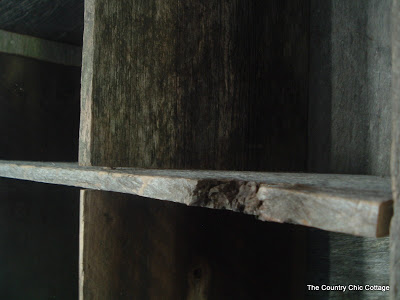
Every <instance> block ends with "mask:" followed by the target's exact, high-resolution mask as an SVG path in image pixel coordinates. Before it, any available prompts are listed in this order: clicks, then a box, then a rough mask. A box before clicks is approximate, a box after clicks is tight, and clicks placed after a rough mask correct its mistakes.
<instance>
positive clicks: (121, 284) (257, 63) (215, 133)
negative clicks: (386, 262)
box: [79, 0, 309, 300]
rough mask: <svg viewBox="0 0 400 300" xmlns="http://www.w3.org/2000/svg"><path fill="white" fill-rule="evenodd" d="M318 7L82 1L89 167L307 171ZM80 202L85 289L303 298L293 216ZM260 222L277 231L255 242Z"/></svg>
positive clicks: (126, 199)
mask: <svg viewBox="0 0 400 300" xmlns="http://www.w3.org/2000/svg"><path fill="white" fill-rule="evenodd" d="M308 4H309V1H308V0H306V1H300V0H284V1H282V0H273V1H245V0H234V1H211V2H210V1H208V2H207V1H200V0H191V1H182V0H165V1H155V0H150V1H139V0H134V1H109V0H96V1H94V0H87V1H85V33H84V45H83V48H84V49H83V69H82V71H83V73H82V99H81V100H82V109H81V132H80V151H79V156H80V157H79V163H80V164H81V165H86V166H89V165H95V166H99V165H100V166H109V167H111V166H113V167H144V168H173V169H221V170H224V169H225V170H246V169H247V170H263V171H305V167H306V148H307V147H306V143H307V142H306V141H307V102H308V101H307V100H308V99H307V89H308V78H307V76H306V74H307V71H308V45H309V43H308V36H309V34H308V33H309V28H308V24H309V8H308ZM294 24H295V25H294ZM164 193H165V191H164ZM132 200H134V201H132ZM81 201H82V202H83V203H82V207H84V213H83V215H82V218H81V226H82V235H83V237H81V240H82V241H83V245H82V248H81V255H82V256H83V257H82V265H81V266H82V267H81V299H84V300H87V299H96V298H102V299H116V298H119V299H193V300H194V299H210V300H211V299H218V300H222V299H229V300H232V299H265V290H266V289H268V291H269V296H270V297H272V298H274V297H275V298H278V297H281V298H282V297H283V298H285V299H291V298H292V299H296V300H297V299H301V296H299V294H301V293H302V291H303V289H302V288H300V289H298V288H297V289H296V285H295V284H292V283H289V284H288V282H289V281H290V279H291V278H290V277H288V275H289V274H290V272H292V271H294V270H296V271H297V273H298V271H301V268H299V267H298V265H299V264H298V262H297V261H292V260H291V259H289V260H288V259H287V257H291V256H290V254H289V253H288V250H289V249H293V248H295V247H292V246H293V241H292V236H293V234H292V233H293V231H295V230H294V229H291V228H292V227H290V226H286V225H281V226H275V225H276V224H273V223H268V222H256V223H251V226H248V225H249V223H248V222H249V219H245V218H244V217H246V216H244V215H243V214H235V218H233V219H230V216H231V215H229V214H228V212H227V211H218V210H202V209H199V208H197V209H196V208H193V207H184V206H182V205H177V204H174V203H170V202H167V201H164V202H161V203H162V204H163V205H162V206H160V202H158V201H156V200H152V199H148V201H143V199H142V198H140V197H137V196H132V195H121V194H117V195H116V194H113V193H106V192H102V193H101V192H96V191H86V192H85V193H83V195H82V198H81ZM200 203H201V201H200ZM203 204H204V203H203ZM160 207H161V208H160ZM144 216H145V217H144ZM228 220H232V223H233V224H234V228H235V229H234V231H235V232H234V234H231V231H232V230H233V229H232V227H231V225H228V224H229V221H228ZM174 224H177V225H174ZM257 224H258V225H257ZM207 228H212V230H208V229H207ZM272 229H273V230H272ZM227 231H229V234H226V232H227ZM249 232H251V235H253V237H255V236H268V238H265V239H263V241H262V242H261V243H260V244H259V245H257V246H256V247H255V248H256V250H255V249H254V248H253V247H254V244H253V243H252V242H251V241H249V240H248V238H249ZM267 232H268V233H267ZM270 232H274V235H279V236H281V237H285V238H284V239H283V240H282V241H280V242H279V243H274V242H273V240H274V239H273V237H272V236H271V235H270ZM104 237H106V238H104ZM255 240H257V238H256V239H255ZM214 241H215V242H214ZM241 243H245V244H242V245H246V246H245V247H242V246H239V244H241ZM251 245H253V246H251ZM298 245H299V244H298ZM221 247H222V248H221ZM239 248H241V249H242V250H238V249H239ZM244 248H246V250H243V249H244ZM252 248H253V249H252ZM261 249H262V250H261ZM296 249H297V248H296ZM242 251H245V252H242ZM254 251H256V252H254ZM257 253H262V254H261V255H258V254H257ZM277 253H278V255H276V254H277ZM243 257H246V260H245V261H244V260H243V259H242V258H243ZM270 257H275V258H276V259H275V260H274V261H273V262H271V260H270ZM278 257H279V258H278ZM105 262H106V263H105ZM271 263H275V265H281V267H278V268H274V267H273V268H274V270H275V271H274V273H267V272H260V270H262V269H263V268H264V267H265V266H269V264H271ZM290 264H291V265H290ZM171 266H174V267H172V268H171ZM231 266H235V267H234V270H233V269H232V268H231ZM263 266H264V267H263ZM267 268H268V269H269V268H270V267H267ZM171 269H177V270H176V272H174V273H173V274H171ZM96 270H98V271H99V272H95V271H96ZM243 274H252V275H253V276H251V280H247V278H243ZM249 278H250V277H249ZM141 279H142V281H140V280H141ZM133 282H134V283H136V284H132V283H133ZM288 285H289V286H290V288H288Z"/></svg>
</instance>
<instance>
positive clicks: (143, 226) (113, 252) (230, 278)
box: [81, 191, 298, 300]
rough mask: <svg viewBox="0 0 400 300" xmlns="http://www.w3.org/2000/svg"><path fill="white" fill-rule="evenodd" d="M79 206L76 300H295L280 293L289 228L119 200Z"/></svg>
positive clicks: (284, 290)
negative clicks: (79, 260) (79, 290)
mask: <svg viewBox="0 0 400 300" xmlns="http://www.w3.org/2000/svg"><path fill="white" fill-rule="evenodd" d="M83 199H85V201H83V205H84V207H83V212H84V213H83V214H84V218H83V219H81V226H82V227H83V232H84V234H83V257H84V258H85V260H84V261H83V269H84V273H83V274H82V273H81V276H82V277H83V278H84V281H83V283H84V284H83V286H82V292H83V293H82V294H83V296H82V298H83V299H107V300H108V299H154V300H156V299H171V300H172V299H189V300H196V299H235V300H239V299H255V300H258V299H260V300H261V299H265V295H266V294H268V295H269V296H270V297H272V298H274V299H280V298H284V299H291V298H293V299H295V298H296V296H298V294H294V295H293V294H292V292H291V290H290V288H289V287H288V282H289V279H290V276H291V274H290V272H288V270H290V269H289V267H290V265H291V264H293V263H294V262H293V261H292V259H291V256H290V254H291V252H292V249H291V247H290V245H291V239H292V236H293V235H294V234H295V232H296V227H295V226H291V225H282V224H273V223H272V224H269V223H262V222H258V221H256V220H255V219H253V218H251V217H249V216H245V215H236V214H232V213H230V212H227V211H216V210H207V209H201V208H196V207H185V206H182V205H179V204H176V203H169V202H165V201H157V200H153V199H144V198H141V197H137V196H133V195H123V194H119V193H107V192H99V191H85V192H84V194H83ZM221 222H223V223H224V225H223V226H222V224H221ZM94 228H96V229H97V230H94ZM283 228H284V229H285V232H286V234H285V235H282V229H283ZM85 232H86V234H85ZM87 232H90V233H91V234H90V235H89V234H87ZM244 232H245V233H246V234H243V233H244ZM271 256H272V257H274V258H275V259H272V260H271V259H270V257H271ZM281 256H283V257H285V259H283V260H281V259H277V257H281ZM242 260H245V263H242ZM99 283H102V284H99Z"/></svg>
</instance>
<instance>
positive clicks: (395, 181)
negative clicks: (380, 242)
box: [390, 0, 400, 300]
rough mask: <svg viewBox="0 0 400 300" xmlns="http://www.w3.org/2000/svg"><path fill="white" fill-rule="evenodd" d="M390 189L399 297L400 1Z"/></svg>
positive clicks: (395, 24)
mask: <svg viewBox="0 0 400 300" xmlns="http://www.w3.org/2000/svg"><path fill="white" fill-rule="evenodd" d="M392 76H393V79H392V107H393V123H392V124H393V130H392V158H391V172H392V189H393V200H394V216H393V219H392V223H391V227H390V286H391V290H390V296H391V299H392V300H398V299H400V3H399V1H398V0H393V7H392Z"/></svg>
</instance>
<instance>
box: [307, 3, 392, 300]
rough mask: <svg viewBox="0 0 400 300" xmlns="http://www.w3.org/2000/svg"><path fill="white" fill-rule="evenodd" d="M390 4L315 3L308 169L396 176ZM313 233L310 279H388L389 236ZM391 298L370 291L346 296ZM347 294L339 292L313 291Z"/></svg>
mask: <svg viewBox="0 0 400 300" xmlns="http://www.w3.org/2000/svg"><path fill="white" fill-rule="evenodd" d="M391 2H392V0H353V1H336V0H327V1H319V0H312V1H311V25H310V27H311V33H310V34H311V36H310V99H309V100H310V103H309V104H310V105H309V138H308V141H309V143H308V145H309V147H308V166H309V169H308V172H318V173H341V174H343V173H348V174H368V175H381V176H390V146H391V140H392V137H391V127H392V124H391V114H392V104H391V95H390V90H391V71H390V70H391V24H390V13H391ZM309 233H310V242H309V244H308V245H309V248H310V252H311V253H312V254H310V255H309V261H308V265H309V266H310V270H309V271H308V272H309V274H310V276H309V278H308V279H307V281H308V282H316V283H319V284H326V283H327V282H329V283H331V284H341V283H343V282H358V283H359V284H360V285H365V284H369V283H371V282H376V283H377V284H382V285H388V284H389V265H390V264H389V247H388V246H389V238H388V237H387V238H383V239H373V238H357V237H354V236H350V235H343V234H337V233H333V232H323V231H317V230H310V231H309ZM355 257H357V259H355ZM344 261H346V262H344ZM353 261H354V263H352V262H353ZM355 279H357V280H355ZM388 296H389V292H385V293H380V294H377V293H375V292H369V291H365V290H364V291H362V292H358V293H354V294H351V295H350V294H349V295H348V297H349V299H362V300H377V299H379V300H386V299H387V298H388ZM343 297H346V296H345V295H343V293H342V292H336V291H331V292H325V294H322V293H321V294H316V293H312V292H308V294H307V299H308V298H310V299H318V300H319V299H321V298H323V299H343Z"/></svg>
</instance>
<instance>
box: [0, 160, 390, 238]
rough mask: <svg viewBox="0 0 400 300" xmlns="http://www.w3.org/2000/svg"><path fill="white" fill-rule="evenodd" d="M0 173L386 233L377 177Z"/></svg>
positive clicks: (94, 170)
mask: <svg viewBox="0 0 400 300" xmlns="http://www.w3.org/2000/svg"><path fill="white" fill-rule="evenodd" d="M0 176H5V177H10V178H18V179H25V180H33V181H39V182H47V183H54V184H64V185H71V186H77V187H83V188H89V189H96V190H105V191H114V192H122V193H128V194H134V195H139V196H144V197H148V198H154V199H160V200H168V201H173V202H178V203H182V204H186V205H190V206H201V207H208V208H215V209H229V210H233V211H238V212H243V213H245V214H251V215H255V216H257V218H258V219H260V220H263V221H275V222H290V223H295V224H302V225H306V226H312V227H317V228H321V229H325V230H331V231H339V232H345V233H351V234H356V235H363V236H384V235H387V234H388V226H389V222H390V218H391V213H392V212H391V208H392V206H391V196H392V195H391V190H390V180H389V179H388V178H381V177H377V176H359V175H334V174H295V173H257V172H229V171H225V172H223V171H178V170H146V169H129V168H117V169H110V168H107V167H103V168H102V167H82V166H77V165H76V164H68V163H64V164H63V163H36V162H7V161H1V162H0Z"/></svg>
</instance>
